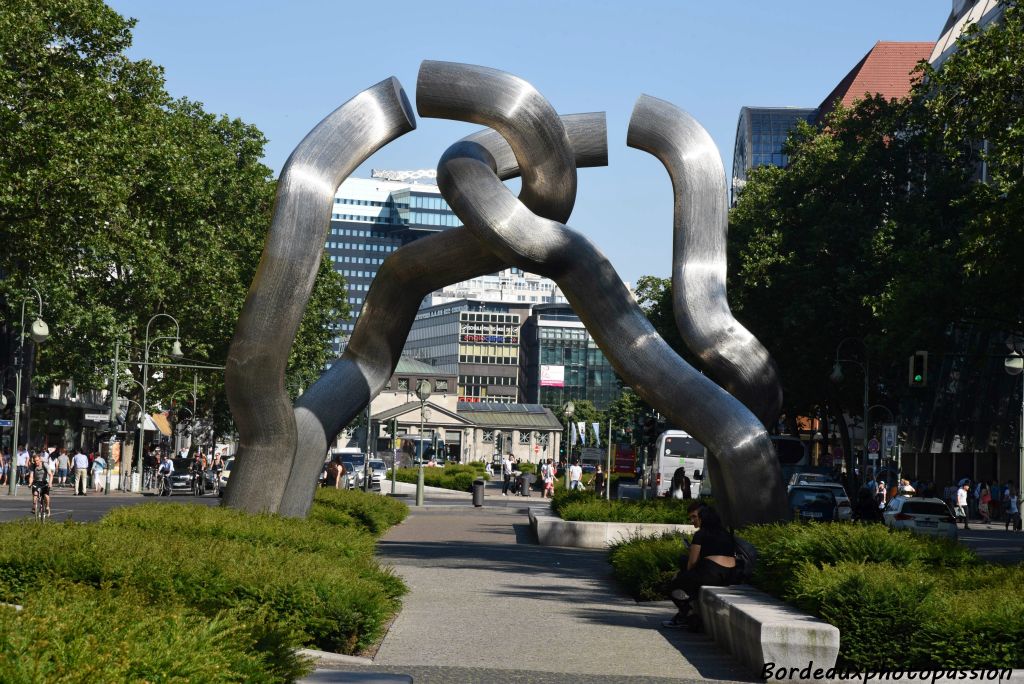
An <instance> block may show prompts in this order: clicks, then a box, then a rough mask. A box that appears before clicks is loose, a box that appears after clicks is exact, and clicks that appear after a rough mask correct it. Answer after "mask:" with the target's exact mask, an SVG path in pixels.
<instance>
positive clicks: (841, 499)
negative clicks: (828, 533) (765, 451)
mask: <svg viewBox="0 0 1024 684" xmlns="http://www.w3.org/2000/svg"><path fill="white" fill-rule="evenodd" d="M793 487H806V488H808V489H827V490H829V491H831V492H832V494H833V496H835V497H836V513H837V515H836V519H837V520H853V502H851V501H850V497H848V496H847V495H846V488H844V487H843V485H841V484H839V483H838V482H814V483H805V482H803V481H801V482H800V484H793V485H790V486H789V489H790V490H792V489H793Z"/></svg>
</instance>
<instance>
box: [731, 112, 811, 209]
mask: <svg viewBox="0 0 1024 684" xmlns="http://www.w3.org/2000/svg"><path fill="white" fill-rule="evenodd" d="M815 112H816V110H815V109H807V108H800V107H743V108H742V109H740V118H739V121H738V122H737V124H736V143H735V146H734V147H733V153H732V184H731V196H732V204H734V205H735V204H736V201H737V200H738V199H739V194H740V192H742V191H743V186H744V185H746V183H747V176H748V175H749V173H750V170H751V169H753V168H756V167H758V166H786V164H788V163H789V159H788V158H787V157H786V154H785V152H783V150H782V146H783V144H784V143H785V142H786V138H787V137H789V132H790V131H792V130H793V128H794V127H795V126H796V125H797V123H798V122H800V121H812V120H813V119H814V115H815Z"/></svg>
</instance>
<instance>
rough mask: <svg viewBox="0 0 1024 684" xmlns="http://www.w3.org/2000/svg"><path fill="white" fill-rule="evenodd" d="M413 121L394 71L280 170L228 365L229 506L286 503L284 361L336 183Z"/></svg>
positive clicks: (291, 426)
mask: <svg viewBox="0 0 1024 684" xmlns="http://www.w3.org/2000/svg"><path fill="white" fill-rule="evenodd" d="M415 127H416V123H415V118H414V116H413V113H412V108H411V106H410V104H409V101H408V99H407V98H406V96H405V93H404V91H403V90H402V87H401V85H400V84H399V83H398V81H397V80H396V79H394V78H389V79H386V80H384V81H381V82H380V83H378V84H376V85H374V86H372V87H371V88H368V89H366V90H364V91H363V92H361V93H359V94H358V95H356V96H355V97H353V98H352V99H351V100H349V101H348V102H346V103H345V104H343V105H341V106H340V107H339V108H338V109H336V110H335V111H334V112H332V113H331V114H329V115H328V116H327V117H326V118H325V119H324V120H323V121H321V122H320V123H319V124H317V125H316V127H314V128H313V130H312V131H310V132H309V134H308V135H307V136H306V137H305V139H303V140H302V142H300V143H299V145H298V147H296V148H295V151H294V152H292V155H291V156H290V157H289V158H288V161H287V162H286V164H285V167H284V170H283V171H282V172H281V177H280V179H279V181H278V186H277V197H276V201H275V204H274V214H273V218H272V221H271V225H270V232H269V233H268V235H267V242H266V246H265V247H264V249H263V256H262V257H261V258H260V263H259V267H258V269H257V271H256V276H255V278H254V279H253V282H252V285H251V286H250V288H249V294H248V296H247V297H246V300H245V304H244V306H243V308H242V313H241V316H240V317H239V321H238V327H237V328H236V329H235V337H234V340H233V341H232V343H231V349H230V351H229V352H228V360H227V369H226V371H225V387H226V390H227V395H228V402H229V405H230V407H231V413H232V415H233V416H234V419H235V426H236V427H237V429H238V434H239V438H240V439H239V450H238V455H237V460H236V461H235V463H236V464H237V465H236V467H235V470H234V471H233V472H232V474H231V487H229V488H228V490H227V492H226V493H225V503H226V504H227V505H229V506H233V507H235V508H241V509H244V510H249V511H270V512H275V511H277V510H278V508H279V507H280V503H281V498H282V496H283V495H284V489H285V483H286V481H287V479H288V474H289V472H290V470H291V463H292V460H293V457H294V453H295V440H296V428H295V414H294V412H293V409H292V406H291V402H290V401H289V399H288V395H287V393H286V391H285V386H284V375H285V367H286V365H287V361H288V353H289V350H290V349H291V346H292V343H293V342H294V340H295V335H296V333H297V331H298V328H299V323H300V321H301V319H302V314H303V312H304V310H305V308H306V304H307V303H308V301H309V297H310V294H311V293H312V289H313V282H314V280H315V279H316V274H317V269H318V268H319V265H320V260H321V259H322V258H323V251H324V243H325V241H326V237H327V231H328V229H329V227H330V219H331V207H332V204H333V198H334V193H335V191H336V190H337V188H338V186H339V185H340V184H341V182H342V181H343V180H344V179H345V178H346V177H347V176H348V175H349V174H350V173H352V171H353V170H354V169H355V168H356V167H357V166H358V165H359V164H361V163H362V162H363V161H364V160H365V159H366V158H367V157H369V156H370V155H371V154H373V152H375V151H376V150H378V149H379V148H380V147H382V146H383V145H385V144H387V143H388V142H390V141H391V140H394V139H395V138H397V137H399V136H401V135H403V134H404V133H407V132H409V131H411V130H413V129H414V128H415Z"/></svg>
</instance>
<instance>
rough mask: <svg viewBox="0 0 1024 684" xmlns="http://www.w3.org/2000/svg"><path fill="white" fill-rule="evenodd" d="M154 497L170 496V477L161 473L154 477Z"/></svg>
mask: <svg viewBox="0 0 1024 684" xmlns="http://www.w3.org/2000/svg"><path fill="white" fill-rule="evenodd" d="M156 495H157V496H170V495H171V476H170V475H165V474H163V473H157V475H156Z"/></svg>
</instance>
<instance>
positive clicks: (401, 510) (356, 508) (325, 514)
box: [310, 487, 409, 553]
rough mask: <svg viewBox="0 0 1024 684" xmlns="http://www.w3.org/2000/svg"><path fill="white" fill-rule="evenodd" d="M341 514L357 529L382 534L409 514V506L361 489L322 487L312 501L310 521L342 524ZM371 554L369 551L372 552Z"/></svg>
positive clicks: (377, 534)
mask: <svg viewBox="0 0 1024 684" xmlns="http://www.w3.org/2000/svg"><path fill="white" fill-rule="evenodd" d="M336 514H344V515H347V516H349V517H350V518H351V519H353V520H355V521H356V523H357V524H358V526H359V527H362V528H363V529H365V530H366V531H368V532H370V533H371V534H373V535H376V536H380V535H382V534H384V533H385V532H386V531H387V530H388V528H389V527H392V526H394V525H397V524H398V523H400V522H402V521H403V520H405V517H406V516H407V515H409V507H408V506H406V505H405V504H404V503H403V502H401V501H398V500H397V499H392V498H390V497H387V496H380V495H379V494H374V493H372V492H363V491H360V490H355V489H352V490H347V489H331V488H329V487H328V488H321V489H319V490H317V493H316V498H315V499H314V500H313V509H312V510H311V511H310V519H312V520H319V521H321V522H327V523H331V524H335V525H337V524H339V523H342V521H343V520H344V518H340V517H337V515H336ZM371 553H372V551H371Z"/></svg>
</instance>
